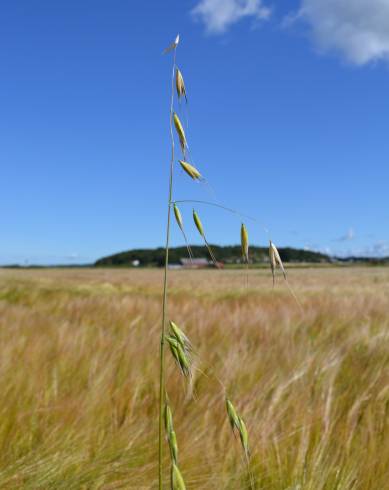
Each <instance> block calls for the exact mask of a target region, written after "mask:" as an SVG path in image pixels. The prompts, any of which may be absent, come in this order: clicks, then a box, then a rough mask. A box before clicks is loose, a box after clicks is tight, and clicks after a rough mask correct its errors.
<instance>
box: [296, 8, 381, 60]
mask: <svg viewBox="0 0 389 490" xmlns="http://www.w3.org/2000/svg"><path fill="white" fill-rule="evenodd" d="M301 3H302V6H301V9H300V11H299V14H298V16H297V17H298V18H300V19H304V20H305V21H306V22H308V23H309V24H310V26H311V28H312V34H313V37H314V39H315V41H316V43H317V45H318V46H319V48H320V49H322V50H324V51H328V50H330V51H338V52H340V53H341V54H342V55H343V56H345V58H346V59H347V60H348V61H350V62H352V63H355V64H357V65H363V64H365V63H368V62H370V61H374V60H380V59H387V60H389V0H302V2H301Z"/></svg>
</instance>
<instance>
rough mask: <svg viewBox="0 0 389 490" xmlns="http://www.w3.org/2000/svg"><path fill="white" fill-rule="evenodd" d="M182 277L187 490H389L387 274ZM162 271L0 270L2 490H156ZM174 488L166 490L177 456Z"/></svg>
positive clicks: (176, 403)
mask: <svg viewBox="0 0 389 490" xmlns="http://www.w3.org/2000/svg"><path fill="white" fill-rule="evenodd" d="M290 283H291V285H292V286H293V288H294V290H295V292H296V295H297V296H298V298H299V300H300V302H301V304H302V308H303V311H301V310H300V309H299V307H298V305H297V304H296V301H295V300H294V299H293V297H292V296H291V295H290V293H289V291H288V290H287V288H286V287H285V286H284V283H283V281H282V279H281V278H279V279H278V281H277V284H276V288H275V289H274V290H273V289H272V281H271V276H270V274H269V273H268V272H267V271H264V270H261V271H253V272H250V273H249V280H248V287H246V278H245V272H244V271H212V270H209V271H191V272H189V271H172V272H171V275H170V286H171V287H170V300H169V318H170V319H172V320H174V321H175V322H176V323H177V324H179V325H180V326H181V327H182V328H183V329H185V331H186V332H187V334H188V335H189V336H190V339H191V341H192V343H193V344H194V347H195V351H196V357H195V364H196V369H195V373H194V377H193V380H192V383H191V385H190V386H188V384H187V383H186V382H185V381H184V380H183V377H182V376H181V375H180V373H179V371H178V369H177V366H176V365H175V364H174V361H173V359H172V357H171V355H170V352H169V351H167V356H166V359H167V367H168V369H167V378H168V379H167V392H168V397H169V400H170V405H171V408H172V410H173V414H174V423H175V430H176V434H177V439H178V444H179V451H180V452H179V461H180V469H181V471H182V473H183V475H184V477H185V482H186V485H187V488H188V489H193V490H194V489H196V490H205V489H207V490H210V489H215V490H233V489H236V490H242V489H245V488H248V487H247V484H248V483H247V481H246V470H245V465H244V462H243V461H242V456H241V454H242V452H241V448H240V446H239V441H238V440H236V439H235V438H234V436H233V435H232V432H231V429H230V427H229V425H228V420H227V417H226V413H225V396H226V394H227V395H228V396H229V397H230V398H231V400H233V402H234V405H235V406H236V407H237V408H238V410H239V412H240V413H241V414H242V416H243V417H244V420H245V422H246V425H247V428H248V432H249V442H250V446H251V453H252V472H253V475H254V479H255V482H256V483H255V485H256V488H257V489H263V490H286V489H288V490H292V489H293V490H308V489H309V490H322V489H323V490H324V489H326V490H335V489H339V490H346V489H361V490H368V489H371V490H385V489H388V488H389V426H388V425H389V423H388V421H389V418H388V416H389V343H388V341H389V315H388V312H389V268H345V269H342V268H328V269H301V270H298V269H295V270H291V271H290ZM161 292H162V271H160V270H109V269H100V270H88V269H73V270H54V269H53V270H44V269H42V270H20V271H18V270H5V269H4V270H0V346H1V352H0V488H1V489H2V490H6V489H31V490H32V489H34V490H36V489H39V490H46V489H56V490H57V489H58V490H59V489H63V490H73V489H74V490H75V489H85V490H86V489H88V490H89V489H91V490H92V489H105V490H110V489H112V490H113V489H134V490H135V489H137V490H140V489H155V488H156V484H157V477H158V473H157V449H158V448H157V437H158V389H159V386H158V382H159V380H158V355H159V342H160V338H159V335H160V326H161V302H162V297H161ZM165 456H166V488H169V483H168V482H169V471H168V467H169V459H170V458H169V454H168V450H167V449H166V450H165Z"/></svg>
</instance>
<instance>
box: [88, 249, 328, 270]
mask: <svg viewBox="0 0 389 490" xmlns="http://www.w3.org/2000/svg"><path fill="white" fill-rule="evenodd" d="M211 247H212V249H213V251H214V253H215V256H216V258H217V260H219V261H220V262H224V263H225V264H239V263H241V257H242V252H241V248H240V245H232V246H225V247H221V246H218V245H211ZM191 248H192V252H193V255H194V257H196V258H201V257H207V258H208V253H207V250H206V249H205V248H204V247H203V246H197V245H193V246H191ZM279 252H280V255H281V259H282V261H283V262H313V263H319V262H330V261H331V258H330V257H329V256H328V255H325V254H321V253H318V252H312V251H309V250H300V249H296V248H290V247H286V248H279ZM268 254H269V252H268V249H267V248H265V247H250V260H251V261H252V262H253V263H263V262H266V261H267V260H268ZM186 258H188V250H187V249H186V247H175V248H171V249H170V252H169V263H170V264H178V263H180V259H186ZM164 260H165V249H164V248H162V247H161V248H154V249H134V250H128V251H125V252H120V253H117V254H114V255H109V256H107V257H103V258H101V259H99V260H97V261H96V262H95V266H115V267H118V266H123V267H125V266H131V265H132V263H133V262H134V261H139V265H140V266H143V267H147V266H162V265H163V264H164Z"/></svg>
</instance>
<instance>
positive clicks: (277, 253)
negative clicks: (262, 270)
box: [270, 241, 286, 280]
mask: <svg viewBox="0 0 389 490" xmlns="http://www.w3.org/2000/svg"><path fill="white" fill-rule="evenodd" d="M270 248H271V249H272V250H273V253H274V259H275V261H276V262H277V264H278V265H279V267H280V269H281V270H282V274H283V275H284V279H285V280H286V270H285V267H284V264H283V263H282V260H281V256H280V254H279V252H278V250H277V247H276V246H275V245H274V243H273V242H272V241H270Z"/></svg>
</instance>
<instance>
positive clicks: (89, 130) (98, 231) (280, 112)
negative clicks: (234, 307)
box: [0, 0, 389, 264]
mask: <svg viewBox="0 0 389 490" xmlns="http://www.w3.org/2000/svg"><path fill="white" fill-rule="evenodd" d="M286 4H287V7H286ZM350 4H351V5H350ZM388 19H389V2H386V1H383V0H369V1H368V0H364V1H362V0H359V1H358V2H349V0H337V1H335V0H302V1H297V0H295V1H291V2H276V1H272V0H268V1H265V0H264V1H262V2H261V1H260V0H202V1H201V0H197V1H196V0H192V1H186V0H185V1H182V0H180V1H178V0H175V1H173V0H166V1H164V2H152V3H150V2H130V1H128V0H127V1H124V0H118V1H115V2H112V1H111V2H108V1H107V0H104V1H103V0H93V1H92V0H83V1H82V2H80V1H79V0H77V1H76V0H68V1H66V2H52V1H49V0H36V1H34V2H31V1H30V0H19V1H18V2H4V4H3V5H2V7H1V15H0V107H1V112H0V162H1V168H2V189H1V193H0V209H1V214H0V216H1V217H0V220H1V231H2V234H1V241H0V263H3V264H4V263H10V262H12V263H13V262H19V263H25V262H26V261H28V262H29V263H59V262H60V263H73V262H88V261H91V260H95V259H96V258H98V257H100V256H103V255H106V254H110V253H114V252H118V251H121V250H126V249H129V248H136V247H154V246H161V245H162V244H163V242H164V228H165V220H166V197H167V179H168V166H169V155H170V146H169V144H170V142H169V91H170V75H171V62H172V59H171V56H168V55H167V56H162V55H161V51H162V50H163V48H164V47H166V46H167V45H168V44H169V43H170V42H171V41H172V40H173V39H174V38H175V36H176V34H177V33H178V32H179V33H180V34H181V42H180V45H179V48H178V53H177V54H178V60H177V62H178V65H179V66H180V68H181V70H182V72H183V75H184V78H185V82H186V85H187V91H188V96H189V104H188V108H187V112H183V120H185V119H186V117H184V116H185V114H187V116H188V117H187V119H188V128H187V136H188V141H189V145H190V149H191V155H192V158H193V162H194V163H195V164H196V166H198V168H199V169H200V170H201V171H202V173H203V175H204V176H205V178H206V183H202V184H195V183H193V182H192V181H190V179H189V178H188V177H187V176H186V175H184V174H183V173H182V172H181V171H180V170H179V169H178V168H177V172H176V181H175V198H176V199H205V200H213V201H215V200H216V201H217V202H221V203H224V204H225V205H227V206H230V207H232V208H236V209H239V210H240V211H241V212H242V213H246V214H248V215H251V216H255V217H256V218H257V222H252V221H249V220H248V221H247V226H248V229H249V234H250V240H251V242H253V243H255V244H265V243H266V240H267V239H268V237H269V233H270V235H271V237H272V239H273V240H274V241H275V243H276V244H277V245H278V246H284V245H291V246H296V247H307V248H313V249H318V250H326V251H329V252H331V253H337V254H346V253H355V254H374V255H380V254H388V255H389V231H388V221H389V207H388V200H389V199H388V189H387V187H388V181H389V170H388V157H389V137H388V116H389V91H388V87H389V83H388V82H389V63H388V62H389V20H388ZM196 209H197V211H198V212H199V214H200V216H201V218H202V221H203V224H204V227H205V229H206V232H207V235H208V239H209V241H210V242H212V243H222V244H231V243H237V242H238V241H239V227H240V219H239V218H238V217H236V216H234V215H229V214H225V213H223V212H221V211H220V210H218V209H216V208H209V209H208V208H207V207H206V206H202V205H199V206H197V208H196ZM191 211H192V207H191V206H190V205H184V206H183V207H182V213H183V216H184V220H185V222H186V228H187V232H188V235H189V236H190V240H191V242H194V243H200V241H199V240H198V237H197V235H196V233H195V230H194V229H193V227H192V222H191ZM265 228H267V229H268V230H269V233H267V232H266V231H265ZM172 238H173V244H174V245H179V244H182V238H181V237H180V235H179V233H178V231H177V230H176V229H174V230H173V236H172Z"/></svg>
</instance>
